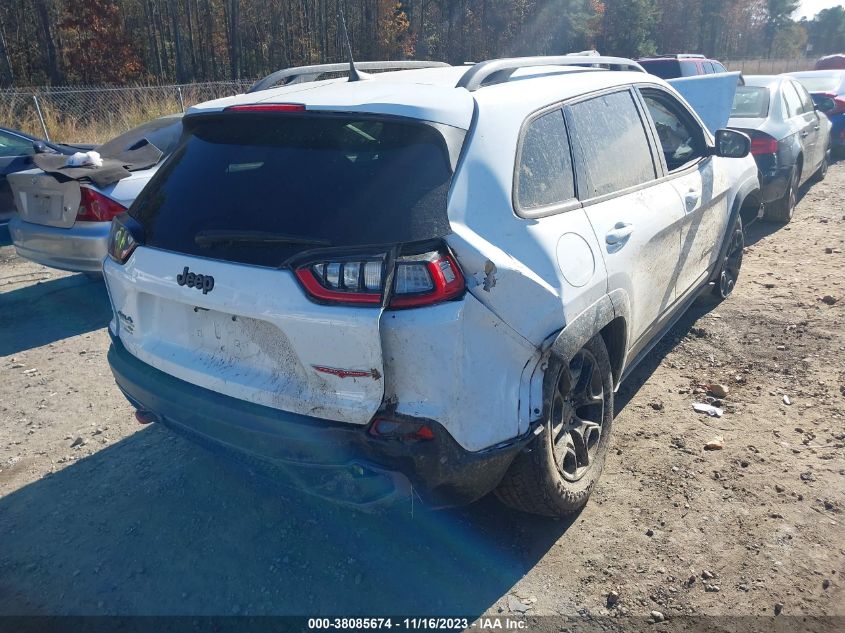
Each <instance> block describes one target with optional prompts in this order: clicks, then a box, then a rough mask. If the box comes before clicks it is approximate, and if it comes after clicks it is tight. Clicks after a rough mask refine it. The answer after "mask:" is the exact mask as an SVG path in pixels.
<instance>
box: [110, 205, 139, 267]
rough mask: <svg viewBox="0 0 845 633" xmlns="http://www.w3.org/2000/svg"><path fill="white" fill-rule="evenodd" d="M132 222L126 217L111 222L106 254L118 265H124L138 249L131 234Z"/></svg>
mask: <svg viewBox="0 0 845 633" xmlns="http://www.w3.org/2000/svg"><path fill="white" fill-rule="evenodd" d="M132 223H134V220H132V218H130V217H129V216H128V215H124V216H121V217H117V218H115V219H114V220H112V223H111V229H110V230H109V242H108V254H109V257H111V258H112V259H113V260H114V261H116V262H117V263H118V264H125V263H126V260H128V259H129V258H130V257H131V256H132V253H133V251H134V250H135V249H136V248H137V247H138V239H137V238H136V237H135V236H134V235H133V234H132V227H131V226H130V225H131V224H132Z"/></svg>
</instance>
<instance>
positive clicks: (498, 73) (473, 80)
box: [455, 55, 646, 92]
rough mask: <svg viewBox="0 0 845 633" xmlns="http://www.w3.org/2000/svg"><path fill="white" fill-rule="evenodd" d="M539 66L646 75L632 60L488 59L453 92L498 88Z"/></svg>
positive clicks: (471, 72)
mask: <svg viewBox="0 0 845 633" xmlns="http://www.w3.org/2000/svg"><path fill="white" fill-rule="evenodd" d="M542 66H576V67H577V66H580V67H582V68H584V69H585V70H586V69H590V68H595V67H599V68H601V67H603V66H606V67H607V68H608V69H609V70H631V71H635V72H642V73H644V72H646V71H645V69H644V68H643V67H642V66H640V65H639V64H638V63H637V62H635V61H634V60H632V59H626V58H625V57H606V56H604V55H598V56H586V55H584V56H578V55H564V56H549V57H510V58H506V59H491V60H488V61H486V62H479V63H478V64H476V65H475V66H473V67H472V68H470V69H469V70H468V71H467V72H466V73H464V75H463V77H461V79H460V81H459V82H458V83H457V84H456V85H455V88H466V89H467V90H469V91H470V92H473V91H474V90H478V89H479V88H481V87H483V86H489V85H493V84H500V83H504V82H506V81H507V80H508V79H510V76H511V75H512V74H513V73H514V71H516V70H519V69H520V68H537V67H542Z"/></svg>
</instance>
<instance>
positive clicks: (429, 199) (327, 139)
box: [131, 113, 452, 266]
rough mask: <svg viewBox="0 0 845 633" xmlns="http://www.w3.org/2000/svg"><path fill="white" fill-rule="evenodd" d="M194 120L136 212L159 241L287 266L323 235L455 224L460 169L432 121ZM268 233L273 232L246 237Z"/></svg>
mask: <svg viewBox="0 0 845 633" xmlns="http://www.w3.org/2000/svg"><path fill="white" fill-rule="evenodd" d="M185 125H186V128H187V129H188V131H189V134H188V135H187V136H186V138H185V140H184V142H183V143H182V144H181V145H180V146H179V147H178V148H177V150H176V151H175V152H174V154H173V155H172V156H171V158H170V159H169V160H168V161H167V162H166V163H165V164H164V165H163V166H162V168H161V169H160V170H159V172H158V174H157V175H156V176H155V177H154V178H153V180H152V181H151V182H150V184H149V185H148V186H147V187H146V188H145V190H144V191H143V193H142V194H141V196H140V197H139V198H138V200H137V201H136V203H135V205H134V206H133V208H132V211H131V213H132V215H133V216H134V217H135V218H136V219H138V220H139V221H140V222H141V224H142V225H143V227H144V231H145V235H146V242H147V244H148V245H150V246H156V247H159V248H162V249H166V250H172V251H177V252H183V253H190V254H195V255H201V256H205V257H214V258H217V259H226V260H230V261H239V262H244V263H250V264H257V265H265V266H278V265H280V264H281V263H282V262H284V261H285V260H286V259H287V258H288V257H289V256H291V255H293V254H296V253H298V252H300V251H302V250H306V249H308V248H313V247H314V245H315V244H320V245H324V246H344V247H350V246H369V245H386V244H395V243H400V242H411V241H420V240H428V239H433V238H437V237H443V236H445V235H446V234H448V233H449V232H450V228H449V222H448V219H447V216H446V198H447V194H448V191H449V186H450V184H451V178H452V168H451V164H450V162H449V153H448V151H447V147H446V142H445V141H444V138H443V136H442V135H441V134H440V132H439V131H438V130H437V129H436V128H435V127H434V126H433V125H428V124H423V123H420V122H416V121H414V122H409V121H405V120H397V119H385V118H377V117H373V116H366V115H364V116H362V115H355V116H354V117H348V116H338V115H324V116H319V115H313V114H310V115H305V116H303V115H290V114H285V115H279V114H254V113H253V114H246V115H238V114H233V113H227V114H222V115H215V116H208V115H205V116H197V117H195V118H194V119H193V120H191V121H189V120H187V119H186V121H185ZM263 234H272V235H271V238H272V239H259V238H258V237H256V239H254V240H253V239H249V236H250V235H255V236H261V235H263ZM227 235H228V236H232V238H231V239H229V240H227V239H224V238H225V236H227ZM280 235H281V236H287V237H289V238H290V239H289V240H284V239H279V238H278V237H277V236H280ZM209 236H213V238H211V237H209ZM221 236H223V237H221Z"/></svg>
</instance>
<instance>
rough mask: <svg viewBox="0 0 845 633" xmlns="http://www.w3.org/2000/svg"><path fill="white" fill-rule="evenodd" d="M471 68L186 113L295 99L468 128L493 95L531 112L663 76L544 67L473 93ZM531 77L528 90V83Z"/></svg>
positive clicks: (310, 85) (326, 84) (258, 96)
mask: <svg viewBox="0 0 845 633" xmlns="http://www.w3.org/2000/svg"><path fill="white" fill-rule="evenodd" d="M468 69H469V67H468V66H445V67H438V68H424V69H415V70H401V71H394V72H382V73H378V74H375V75H372V78H371V79H367V80H364V81H353V82H351V81H348V80H347V78H346V77H341V78H337V79H328V80H322V81H313V82H307V83H294V84H288V85H286V86H279V87H274V88H270V89H267V90H262V91H258V92H252V93H246V94H240V95H236V96H233V97H225V98H223V99H216V100H214V101H208V102H206V103H202V104H199V105H197V106H194V107H192V108H190V109H189V110H188V114H189V115H190V114H198V113H202V112H213V111H220V110H223V109H224V108H228V107H231V106H235V105H249V104H257V103H261V104H270V103H297V104H303V105H305V106H306V108H307V109H309V110H325V111H347V112H367V113H376V114H390V115H396V116H408V117H412V118H417V119H421V120H426V121H431V122H434V123H442V124H445V125H451V126H454V127H458V128H461V129H469V127H470V124H471V122H472V117H473V112H474V110H475V106H476V103H477V102H478V103H481V102H488V101H489V100H490V99H491V98H494V96H495V98H496V99H504V100H510V101H515V100H518V103H520V104H522V106H524V107H522V108H520V109H524V110H526V112H531V111H533V110H536V109H538V108H541V107H543V106H544V105H546V104H548V103H552V102H554V101H561V100H564V99H567V98H570V97H574V96H577V95H579V94H583V93H586V92H590V91H592V90H598V89H601V88H603V87H611V86H616V85H624V84H630V83H634V82H643V81H648V82H652V83H662V82H661V80H659V79H657V78H655V77H652V76H651V75H646V74H644V73H641V72H628V71H612V72H611V71H606V70H602V69H596V68H582V67H568V68H567V67H562V66H544V67H540V68H523V69H519V70H517V71H515V72H514V73H513V75H512V76H511V77H510V79H509V80H508V81H505V82H502V83H498V84H495V85H490V86H486V87H484V88H483V89H481V90H477V91H475V92H470V91H468V90H466V89H465V88H457V87H456V84H457V83H458V81H459V80H460V79H461V77H463V75H464V74H465V73H466V72H467V70H468ZM528 80H531V88H530V90H529V89H527V86H526V85H525V83H524V82H525V81H528Z"/></svg>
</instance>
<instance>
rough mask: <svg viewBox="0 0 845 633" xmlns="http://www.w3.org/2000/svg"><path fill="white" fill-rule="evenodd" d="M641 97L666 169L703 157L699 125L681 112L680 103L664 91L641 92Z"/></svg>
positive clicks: (702, 142)
mask: <svg viewBox="0 0 845 633" xmlns="http://www.w3.org/2000/svg"><path fill="white" fill-rule="evenodd" d="M643 99H644V100H645V104H646V108H647V109H648V113H649V115H650V116H651V120H652V121H654V127H655V128H656V129H657V136H658V138H659V139H660V147H661V149H662V150H663V156H664V157H665V159H666V167H667V168H668V169H669V171H674V170H676V169H679V168H680V167H683V166H684V165H686V164H687V163H689V162H691V161H693V160H697V159H699V158H701V157H703V156H704V154H705V152H704V137H703V135H702V133H701V128H700V127H699V126H698V124H697V123H696V122H695V121H694V120H693V119H692V118H690V116H689V115H688V114H685V113H684V109H683V106H682V105H681V104H680V103H678V102H677V101H676V100H675V99H673V98H672V97H671V96H669V95H667V94H663V93H657V92H652V91H643Z"/></svg>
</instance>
